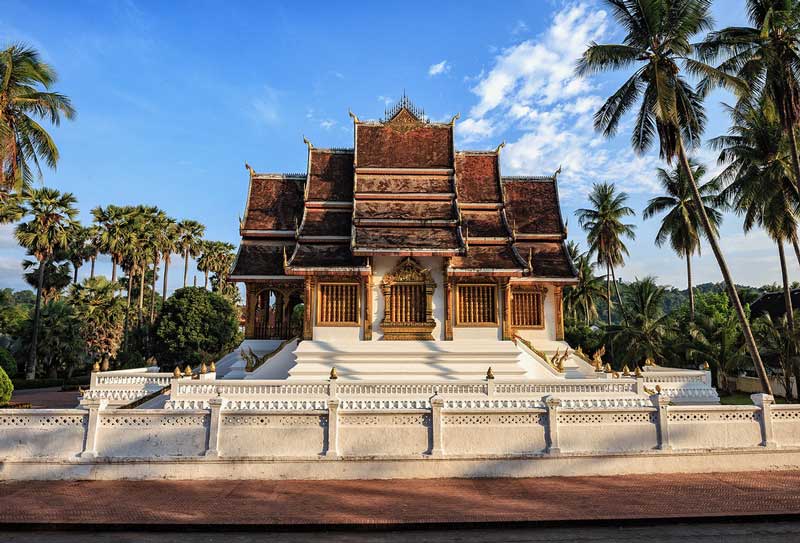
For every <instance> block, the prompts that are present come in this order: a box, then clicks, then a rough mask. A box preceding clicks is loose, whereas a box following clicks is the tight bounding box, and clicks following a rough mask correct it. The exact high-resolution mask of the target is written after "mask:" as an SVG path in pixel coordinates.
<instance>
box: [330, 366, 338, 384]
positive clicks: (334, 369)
mask: <svg viewBox="0 0 800 543" xmlns="http://www.w3.org/2000/svg"><path fill="white" fill-rule="evenodd" d="M328 378H329V379H330V380H331V381H335V380H336V379H338V378H339V374H338V373H336V366H333V367H332V368H331V374H330V376H329V377H328Z"/></svg>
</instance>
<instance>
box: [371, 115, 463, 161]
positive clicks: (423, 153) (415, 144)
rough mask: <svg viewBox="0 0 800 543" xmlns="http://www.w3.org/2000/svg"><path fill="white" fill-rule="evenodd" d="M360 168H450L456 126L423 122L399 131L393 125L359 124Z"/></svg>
mask: <svg viewBox="0 0 800 543" xmlns="http://www.w3.org/2000/svg"><path fill="white" fill-rule="evenodd" d="M356 135H357V137H356V148H357V149H358V157H357V160H358V167H360V168H363V167H372V168H451V167H452V162H453V155H452V148H453V147H452V143H453V137H452V136H453V128H452V126H450V125H440V124H427V123H420V124H419V125H418V127H417V128H412V129H410V130H407V131H405V130H398V129H396V128H394V127H393V126H392V125H391V124H386V125H384V124H358V125H356Z"/></svg>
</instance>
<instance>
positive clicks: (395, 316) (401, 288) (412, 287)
mask: <svg viewBox="0 0 800 543" xmlns="http://www.w3.org/2000/svg"><path fill="white" fill-rule="evenodd" d="M391 295H392V304H391V308H390V309H391V315H390V317H391V321H392V322H402V323H415V322H425V321H426V319H427V314H426V308H427V305H426V302H427V300H426V297H425V285H424V284H422V283H416V284H415V283H410V284H409V283H405V284H404V283H400V284H395V285H392V287H391Z"/></svg>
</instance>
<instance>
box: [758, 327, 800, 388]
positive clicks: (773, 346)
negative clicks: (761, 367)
mask: <svg viewBox="0 0 800 543" xmlns="http://www.w3.org/2000/svg"><path fill="white" fill-rule="evenodd" d="M753 333H754V334H755V335H756V338H758V343H759V345H760V346H761V351H762V356H763V357H764V359H765V360H770V359H771V360H774V361H775V362H776V363H777V364H778V365H779V366H780V368H781V370H782V371H781V376H782V377H783V386H784V390H785V391H786V400H787V401H792V400H793V399H794V398H793V395H792V372H793V369H794V364H793V360H792V359H793V358H794V353H796V352H797V340H798V338H797V334H796V332H795V330H794V328H792V327H791V326H790V325H789V320H788V319H787V316H786V315H785V314H784V315H783V316H781V317H780V318H778V319H776V320H773V319H772V317H771V316H770V314H769V313H765V314H764V315H762V316H760V317H759V318H757V319H756V320H755V321H754V322H753ZM798 382H800V381H798Z"/></svg>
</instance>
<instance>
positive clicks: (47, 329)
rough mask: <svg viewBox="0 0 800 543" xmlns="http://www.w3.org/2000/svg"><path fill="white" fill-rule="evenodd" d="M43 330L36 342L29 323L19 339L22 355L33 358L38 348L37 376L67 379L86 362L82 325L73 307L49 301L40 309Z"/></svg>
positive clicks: (31, 323) (32, 327)
mask: <svg viewBox="0 0 800 543" xmlns="http://www.w3.org/2000/svg"><path fill="white" fill-rule="evenodd" d="M40 318H41V329H40V330H39V333H38V335H37V336H36V337H37V341H36V342H35V343H34V341H33V339H34V328H35V325H34V323H33V322H31V321H28V323H26V324H27V326H26V327H25V329H24V330H23V333H22V335H21V337H20V344H19V349H20V351H19V352H20V354H22V355H25V354H27V355H28V357H31V350H33V349H34V348H36V349H37V353H36V356H37V359H38V360H40V361H41V364H40V365H38V366H37V375H38V376H46V377H49V378H56V377H58V375H59V373H62V374H65V375H67V376H69V375H71V374H72V372H73V371H74V370H75V369H76V368H77V367H78V366H80V365H81V364H82V363H83V362H84V357H85V354H86V345H85V343H84V341H83V338H82V337H81V323H80V321H79V320H78V318H77V317H76V315H75V311H74V310H73V308H72V306H71V305H70V304H68V303H67V302H65V301H54V302H49V303H47V304H45V305H43V306H42V309H41V315H40Z"/></svg>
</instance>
